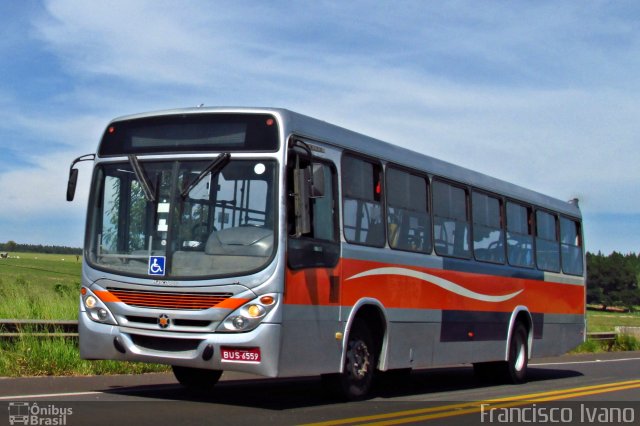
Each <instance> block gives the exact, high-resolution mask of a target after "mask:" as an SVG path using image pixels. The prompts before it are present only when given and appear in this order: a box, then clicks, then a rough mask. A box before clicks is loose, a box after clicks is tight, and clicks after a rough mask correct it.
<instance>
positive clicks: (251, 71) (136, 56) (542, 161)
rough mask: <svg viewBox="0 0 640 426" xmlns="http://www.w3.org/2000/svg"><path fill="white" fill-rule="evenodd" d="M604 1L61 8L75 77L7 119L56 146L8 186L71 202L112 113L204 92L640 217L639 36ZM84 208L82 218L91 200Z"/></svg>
mask: <svg viewBox="0 0 640 426" xmlns="http://www.w3.org/2000/svg"><path fill="white" fill-rule="evenodd" d="M602 8H603V6H599V5H598V4H595V5H584V4H582V3H569V4H566V3H563V4H555V3H547V4H542V5H537V4H534V5H523V4H519V5H518V8H517V9H516V8H514V9H512V10H509V9H508V8H507V7H505V6H504V5H502V4H492V3H485V4H484V5H483V7H482V8H478V7H474V8H470V7H469V4H468V3H457V2H456V3H447V4H445V5H437V6H434V5H433V4H429V3H424V2H420V1H418V2H403V3H399V4H398V5H394V7H390V6H387V5H385V4H382V5H380V4H376V3H370V2H356V3H349V4H338V3H334V2H324V3H322V2H321V3H315V4H311V3H299V4H295V3H294V4H289V3H287V4H284V3H276V4H275V6H274V5H271V6H270V5H266V4H263V3H260V2H255V3H237V2H223V1H216V2H208V1H207V2H197V1H196V2H189V3H184V2H178V3H176V2H168V1H166V2H165V1H136V2H131V1H125V0H122V1H111V2H77V1H48V2H46V4H45V11H44V13H43V14H41V15H40V16H38V17H37V18H35V19H34V21H33V22H34V27H33V33H34V34H35V35H36V37H37V39H38V40H39V41H40V42H41V43H43V44H44V45H45V46H46V48H47V49H48V51H49V52H50V54H52V55H53V56H54V57H55V58H57V59H58V60H59V61H60V63H61V64H63V66H64V70H65V72H66V75H65V76H64V78H65V79H66V80H68V81H70V84H69V88H67V89H65V91H64V92H61V93H58V94H57V95H56V96H54V97H53V100H52V101H53V103H54V105H55V107H56V108H57V110H56V111H55V113H54V114H53V116H47V113H48V111H43V112H42V113H38V114H35V115H29V114H26V113H24V111H25V109H22V110H21V111H19V112H15V111H14V112H8V111H9V110H7V109H4V110H3V111H1V112H0V117H1V118H2V119H3V121H4V122H5V123H7V122H10V123H11V125H12V126H14V128H21V129H23V131H24V133H25V134H28V135H31V136H32V137H34V138H36V139H37V137H38V135H39V136H40V138H41V139H42V140H43V141H51V142H53V143H55V145H56V146H57V148H54V149H52V152H54V154H52V155H50V154H47V156H39V155H38V154H37V153H33V154H32V155H30V156H29V157H27V159H28V160H29V162H30V163H31V164H36V165H38V166H37V167H33V166H32V167H28V168H24V169H17V170H13V171H11V172H10V173H9V174H4V175H0V184H2V188H0V197H2V198H4V199H6V198H5V197H13V198H11V199H12V200H13V201H12V205H13V206H15V209H16V210H17V211H20V212H22V214H25V215H38V214H39V213H38V212H39V211H40V210H38V209H37V205H38V202H37V201H34V200H36V199H37V198H39V197H40V198H41V197H42V196H43V193H42V192H43V191H42V188H43V187H45V186H43V185H46V184H48V185H56V186H58V188H57V189H56V190H55V191H56V192H57V194H56V196H55V197H51V198H47V197H49V195H46V194H45V195H44V197H45V198H46V199H47V204H49V205H50V206H51V210H52V211H53V210H55V211H59V212H67V210H66V209H67V208H69V207H68V205H66V204H64V203H63V202H62V200H63V199H64V185H65V184H66V173H67V166H68V163H69V161H70V160H71V159H72V158H74V157H76V156H78V155H81V154H84V153H86V152H90V151H92V150H94V149H95V146H96V144H97V138H98V137H99V135H100V132H101V131H102V129H103V128H104V125H105V124H106V122H107V120H109V119H110V118H111V117H112V116H116V115H121V114H127V113H131V112H137V111H141V110H153V109H162V108H169V107H178V106H189V105H195V104H198V103H200V102H205V103H207V104H216V105H225V104H227V105H228V104H230V105H238V104H246V105H250V104H254V105H274V106H283V107H289V108H292V109H294V110H299V111H300V112H303V113H307V114H310V115H314V116H317V117H318V118H321V119H324V120H327V121H331V122H335V123H336V124H338V125H342V126H344V127H348V128H351V129H353V130H356V131H360V132H363V133H367V134H369V135H371V136H374V137H378V138H381V139H384V140H387V141H389V142H392V143H396V144H398V145H402V146H405V147H408V148H411V149H415V150H418V151H420V152H425V153H428V154H431V155H433V156H435V157H439V158H443V159H445V160H447V161H451V162H454V163H457V164H461V165H463V166H466V167H470V168H474V169H476V170H479V171H482V172H485V173H488V174H492V175H495V176H497V177H500V178H503V179H506V180H510V181H514V182H516V183H519V184H522V185H524V186H527V187H530V188H532V189H535V190H539V191H541V192H545V193H549V194H550V195H554V196H557V197H559V198H566V199H568V198H571V197H573V196H575V195H578V196H580V198H582V199H583V206H584V208H585V209H587V210H589V211H590V212H607V211H616V212H627V213H637V212H640V193H639V191H640V189H638V185H637V184H636V182H638V181H640V168H638V167H637V165H636V163H637V162H638V160H640V158H639V157H640V155H639V151H640V150H639V149H638V148H637V146H638V140H637V139H638V137H637V135H638V134H640V124H638V120H637V119H636V116H637V110H638V100H637V99H638V93H637V92H638V90H637V87H640V86H638V85H637V82H638V77H637V75H638V72H637V71H638V68H639V66H638V65H640V64H639V62H638V61H639V59H638V58H640V55H638V53H639V50H640V49H639V46H640V44H639V43H638V39H639V37H638V35H636V33H635V31H633V29H634V27H633V25H632V24H631V23H630V21H629V20H627V19H626V18H625V16H624V13H622V14H616V13H614V12H611V11H610V10H609V9H605V10H603V9H602ZM605 12H606V13H605ZM63 151H64V152H63ZM54 176H55V179H53V180H52V179H51V178H52V177H54ZM84 176H85V179H84V180H85V181H88V173H85V174H84ZM54 181H55V184H54V183H52V182H54ZM80 181H81V182H82V181H83V179H82V178H81V180H80ZM8 182H12V185H13V186H12V188H11V189H6V188H4V186H5V184H6V183H8ZM17 182H20V183H17ZM58 199H59V200H60V201H58ZM74 206H75V207H72V209H76V210H73V214H74V215H79V213H78V212H79V211H80V210H81V209H84V206H85V204H84V203H83V202H76V203H74Z"/></svg>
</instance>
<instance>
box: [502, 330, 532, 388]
mask: <svg viewBox="0 0 640 426" xmlns="http://www.w3.org/2000/svg"><path fill="white" fill-rule="evenodd" d="M528 365H529V339H528V337H527V329H526V328H525V326H524V325H523V324H522V323H520V322H519V323H517V324H516V325H515V327H514V328H513V332H512V333H511V340H510V342H509V358H508V359H507V361H506V362H505V363H504V365H503V377H504V379H505V381H506V382H508V383H513V384H518V383H524V382H525V381H526V379H527V366H528Z"/></svg>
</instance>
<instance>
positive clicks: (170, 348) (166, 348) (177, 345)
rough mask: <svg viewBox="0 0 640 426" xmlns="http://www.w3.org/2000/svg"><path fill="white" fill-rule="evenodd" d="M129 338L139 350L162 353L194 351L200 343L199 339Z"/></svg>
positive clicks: (136, 335) (133, 336) (134, 335)
mask: <svg viewBox="0 0 640 426" xmlns="http://www.w3.org/2000/svg"><path fill="white" fill-rule="evenodd" d="M129 337H131V341H132V342H133V344H134V345H136V346H138V347H140V348H143V349H150V350H153V351H162V352H186V351H195V350H196V349H198V345H199V344H200V343H201V342H202V340H199V339H169V338H166V337H154V336H143V335H140V334H130V335H129Z"/></svg>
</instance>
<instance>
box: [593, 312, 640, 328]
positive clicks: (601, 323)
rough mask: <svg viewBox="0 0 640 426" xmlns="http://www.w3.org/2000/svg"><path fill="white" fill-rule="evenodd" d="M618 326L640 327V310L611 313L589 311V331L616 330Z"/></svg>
mask: <svg viewBox="0 0 640 426" xmlns="http://www.w3.org/2000/svg"><path fill="white" fill-rule="evenodd" d="M616 326H628V327H640V312H629V313H620V314H618V313H611V312H599V311H587V329H588V331H589V332H591V333H594V332H599V331H614V330H615V327H616Z"/></svg>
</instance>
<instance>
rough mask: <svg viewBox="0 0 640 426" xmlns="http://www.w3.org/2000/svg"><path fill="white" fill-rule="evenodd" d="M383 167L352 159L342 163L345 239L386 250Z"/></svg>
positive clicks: (348, 158) (346, 156) (346, 159)
mask: <svg viewBox="0 0 640 426" xmlns="http://www.w3.org/2000/svg"><path fill="white" fill-rule="evenodd" d="M381 178H382V167H381V166H380V164H377V163H373V162H370V161H366V160H363V159H360V158H356V157H353V156H351V155H345V156H344V157H343V159H342V194H343V208H344V212H343V216H344V218H343V222H344V237H345V239H346V240H347V241H348V242H350V243H354V244H362V245H368V246H375V247H383V246H384V242H385V236H384V221H383V213H382V182H381Z"/></svg>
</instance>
